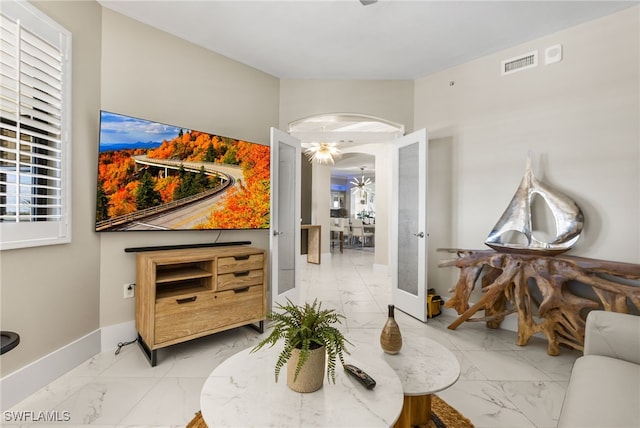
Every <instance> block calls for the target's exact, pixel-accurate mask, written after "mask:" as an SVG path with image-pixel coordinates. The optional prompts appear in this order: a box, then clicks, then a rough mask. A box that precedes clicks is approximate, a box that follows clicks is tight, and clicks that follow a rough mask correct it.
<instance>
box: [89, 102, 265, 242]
mask: <svg viewBox="0 0 640 428" xmlns="http://www.w3.org/2000/svg"><path fill="white" fill-rule="evenodd" d="M97 181H98V183H97V187H98V189H97V201H96V222H95V224H96V231H126V230H211V229H214V230H225V229H268V228H269V220H270V211H269V208H270V207H269V191H270V176H269V146H265V145H262V144H257V143H252V142H248V141H242V140H237V139H234V138H229V137H222V136H219V135H214V134H209V133H206V132H201V131H195V130H192V129H187V128H181V127H178V126H172V125H166V124H163V123H157V122H153V121H150V120H144V119H138V118H135V117H130V116H125V115H121V114H116V113H110V112H107V111H101V112H100V149H99V156H98V180H97Z"/></svg>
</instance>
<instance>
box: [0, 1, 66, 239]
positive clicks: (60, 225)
mask: <svg viewBox="0 0 640 428" xmlns="http://www.w3.org/2000/svg"><path fill="white" fill-rule="evenodd" d="M70 95H71V34H70V33H69V32H68V31H67V30H65V29H64V28H62V27H61V26H60V25H58V24H57V23H56V22H54V21H53V20H51V19H50V18H49V17H47V16H46V15H44V14H43V13H42V12H40V11H39V10H38V9H37V8H35V7H34V6H32V5H30V4H29V3H27V2H23V1H15V0H2V1H1V4H0V250H5V249H12V248H22V247H31V246H39V245H51V244H59V243H65V242H70V240H71V229H70V220H71V219H70V214H71V205H70V201H71V199H70V196H71V194H70V190H71V177H70V171H71V168H70V166H71V159H70V153H71V151H70V148H71V141H70V134H71V126H70V119H71V114H70V113H71V105H70V101H71V96H70Z"/></svg>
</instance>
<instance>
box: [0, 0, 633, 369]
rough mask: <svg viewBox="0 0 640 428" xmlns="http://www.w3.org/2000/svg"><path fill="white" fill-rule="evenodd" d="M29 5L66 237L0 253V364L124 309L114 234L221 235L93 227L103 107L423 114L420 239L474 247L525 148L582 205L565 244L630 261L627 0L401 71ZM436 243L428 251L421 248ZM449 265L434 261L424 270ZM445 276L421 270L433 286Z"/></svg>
mask: <svg viewBox="0 0 640 428" xmlns="http://www.w3.org/2000/svg"><path fill="white" fill-rule="evenodd" d="M36 4H37V6H38V7H40V8H41V9H42V10H43V11H45V12H46V13H47V14H48V15H50V16H51V17H52V18H54V19H55V20H57V21H58V22H60V23H61V24H62V25H64V26H65V27H67V28H68V29H69V30H71V31H72V33H73V58H74V68H73V103H74V104H73V242H72V243H71V244H67V245H57V246H51V247H42V248H37V249H23V250H10V251H4V252H2V253H0V257H1V259H0V268H1V269H0V271H1V273H0V281H1V282H0V285H1V287H2V290H1V296H2V301H1V310H2V314H1V318H0V322H1V323H2V328H3V329H6V330H15V331H18V332H19V333H21V335H22V343H21V344H20V346H19V347H18V348H16V349H14V350H13V351H11V352H9V353H7V354H5V355H3V356H2V357H0V358H1V359H0V363H1V364H0V365H1V370H2V371H1V372H0V373H1V374H2V375H4V374H7V373H11V372H12V371H14V370H16V369H17V368H20V367H23V366H25V365H27V364H28V363H29V362H31V361H34V360H35V359H37V358H40V357H42V356H44V355H46V354H47V353H49V352H51V351H54V350H56V349H58V348H60V347H62V346H64V345H66V344H68V343H71V342H72V341H74V340H76V339H77V338H79V337H82V336H83V335H85V334H87V333H89V332H91V331H94V330H95V329H97V328H99V327H108V326H110V325H113V324H118V323H122V322H127V321H132V320H133V319H134V311H133V300H124V299H123V298H122V284H123V283H125V282H131V281H132V280H133V279H134V276H135V269H134V256H133V255H131V254H125V253H124V252H123V249H124V248H125V247H129V246H141V245H162V244H178V243H192V242H193V243H195V242H206V241H212V240H215V239H216V238H217V233H201V232H184V233H179V232H176V233H168V234H166V233H153V232H149V233H131V234H118V233H112V234H101V235H98V234H96V233H94V232H93V221H94V209H95V175H96V171H95V168H96V166H95V162H96V159H97V137H98V111H99V109H100V108H102V109H105V110H111V111H114V112H118V113H124V114H129V115H132V116H139V117H144V118H148V119H152V120H157V121H160V122H168V123H171V124H176V125H179V126H185V127H192V128H195V129H201V130H203V131H208V132H214V133H218V134H221V135H227V136H233V137H236V138H243V139H248V140H252V141H256V142H262V143H267V142H268V135H269V127H270V126H278V127H280V128H281V129H286V126H287V124H288V123H289V122H291V121H293V120H296V119H300V118H302V117H307V116H311V115H315V114H322V113H331V112H356V113H365V114H370V115H374V116H378V117H382V118H385V119H388V120H392V121H394V122H397V123H402V124H404V125H405V128H406V130H407V132H409V131H411V130H413V129H419V128H423V127H426V128H427V129H428V130H429V135H430V145H431V149H430V152H429V155H430V158H431V159H430V160H431V162H430V163H431V165H433V167H432V168H431V170H430V187H429V188H430V189H431V192H430V193H431V194H430V196H429V200H430V201H431V203H432V207H431V212H433V211H434V210H435V211H436V212H437V213H438V215H437V216H432V219H433V220H434V221H433V222H432V223H431V226H432V227H434V225H436V226H437V231H438V233H435V232H436V231H435V230H431V231H430V236H431V240H432V245H431V247H432V248H437V247H451V246H457V247H462V248H482V246H483V245H482V242H484V239H485V238H486V236H487V234H488V232H489V230H490V229H491V227H492V226H493V225H494V223H495V222H496V220H497V219H498V217H499V216H500V214H501V213H502V211H503V210H504V208H505V207H506V205H507V203H508V202H509V200H510V198H511V196H512V195H513V192H514V191H515V188H516V187H517V185H518V183H519V180H520V178H521V176H522V172H523V167H524V159H525V155H526V152H527V150H529V149H532V150H534V152H535V154H536V162H535V163H534V165H535V169H536V173H537V175H538V177H539V178H541V179H542V180H544V181H545V182H547V183H549V184H550V185H552V186H556V187H557V188H559V189H560V190H563V191H565V192H566V193H567V194H569V195H570V196H572V197H574V198H575V199H576V200H577V201H578V203H579V204H580V205H581V206H582V207H583V209H584V211H585V216H586V227H585V232H584V236H583V239H582V240H581V241H580V242H579V244H578V246H577V247H576V249H575V250H574V252H573V253H574V254H579V255H584V256H589V257H597V258H604V259H610V260H620V261H630V262H636V263H638V262H640V230H639V228H640V222H639V219H640V135H639V130H638V126H639V125H638V124H639V113H640V108H639V105H638V104H639V96H640V84H639V77H638V68H639V63H640V58H639V55H640V46H639V43H640V41H639V39H638V34H640V25H639V20H640V11H639V10H640V8H638V7H636V8H633V9H630V10H627V11H623V12H620V13H618V14H615V15H612V16H610V17H607V18H603V19H600V20H597V21H593V22H591V23H587V24H584V25H581V26H579V27H576V28H573V29H570V30H567V31H563V32H560V33H558V34H555V35H552V36H548V37H544V38H542V39H538V40H535V41H533V42H531V43H527V44H524V45H520V46H518V47H516V48H513V49H509V50H506V51H503V52H501V53H499V54H497V55H491V56H488V57H485V58H482V59H479V60H477V61H474V62H471V63H468V64H465V65H462V66H460V67H456V68H452V69H450V70H447V71H444V72H442V73H438V74H435V75H432V76H428V77H424V78H422V79H418V80H417V81H415V82H412V81H400V82H398V81H321V80H283V81H278V79H276V78H274V77H272V76H269V75H266V74H264V73H261V72H259V71H257V70H254V69H251V68H250V67H246V66H243V65H240V64H238V63H236V62H233V61H231V60H228V59H226V58H224V57H222V56H219V55H216V54H212V53H211V52H208V51H205V50H203V49H200V48H198V47H195V46H193V45H191V44H189V43H186V42H183V41H181V40H179V39H177V38H174V37H171V36H168V35H167V34H165V33H163V32H161V31H158V30H155V29H153V28H150V27H148V26H145V25H143V24H140V23H138V22H135V21H132V20H129V19H127V18H125V17H122V16H120V15H118V14H115V13H113V12H111V11H108V10H104V11H102V14H101V9H100V6H99V5H98V4H97V3H94V2H49V1H46V2H38V3H36ZM101 16H102V19H101ZM101 39H102V44H101ZM556 43H562V44H563V47H564V60H563V61H562V62H561V63H559V64H555V65H549V66H544V65H541V66H539V67H538V68H536V69H533V70H529V71H526V72H522V73H517V74H514V75H511V76H506V77H501V76H500V74H499V64H500V60H502V59H505V58H509V57H512V56H514V55H517V54H520V53H524V52H527V51H530V50H532V49H541V50H542V49H544V48H545V47H547V46H550V45H553V44H556ZM101 51H102V53H101ZM101 61H102V68H101ZM450 81H454V82H455V84H454V85H453V86H450V84H449V82H450ZM376 181H378V176H377V175H376ZM378 185H379V184H378ZM434 236H435V237H434ZM220 240H222V241H230V240H251V241H254V243H255V244H256V245H257V246H260V247H262V248H267V246H268V234H267V233H266V232H235V233H232V232H224V233H223V234H222V236H221V237H220ZM441 257H442V256H441V255H439V254H435V253H430V260H431V261H433V260H436V259H437V258H441ZM447 272H450V273H449V274H447ZM454 273H455V272H453V270H444V269H441V270H438V269H436V268H430V275H432V274H433V275H444V276H445V277H450V276H452V274H454ZM430 281H431V278H430ZM450 285H451V283H450V282H448V280H445V281H443V282H440V283H437V284H431V283H430V286H436V287H437V288H438V290H439V292H440V293H442V294H445V293H446V289H447V288H448V287H449V286H450ZM445 295H446V294H445ZM122 339H123V340H124V339H129V338H122Z"/></svg>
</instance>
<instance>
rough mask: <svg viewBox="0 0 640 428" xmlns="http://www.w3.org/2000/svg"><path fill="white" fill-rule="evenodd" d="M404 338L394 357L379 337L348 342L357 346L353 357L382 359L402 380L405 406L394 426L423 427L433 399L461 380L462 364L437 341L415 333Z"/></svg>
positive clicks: (362, 336) (407, 332)
mask: <svg viewBox="0 0 640 428" xmlns="http://www.w3.org/2000/svg"><path fill="white" fill-rule="evenodd" d="M401 332H402V330H401ZM402 334H403V340H402V348H401V349H400V352H399V353H397V354H395V355H389V354H385V353H384V351H382V348H381V347H380V336H379V335H377V334H371V333H364V334H358V333H353V334H351V333H350V336H349V340H350V341H351V342H352V343H354V345H355V349H356V351H355V352H354V353H353V354H354V357H356V358H361V356H362V355H368V356H369V357H368V358H369V359H371V357H377V358H380V359H382V360H384V361H386V362H387V363H388V364H389V365H390V366H391V367H392V368H393V369H394V370H395V372H396V374H397V375H398V377H399V378H400V381H401V382H402V388H403V391H404V405H403V408H402V414H401V415H400V418H399V419H398V421H397V422H396V424H395V426H396V427H410V426H416V425H424V424H427V423H428V421H429V419H430V417H431V395H432V394H435V393H436V392H438V391H442V390H444V389H447V388H449V387H450V386H451V385H453V384H454V383H456V381H457V380H458V378H459V377H460V363H459V362H458V359H457V358H456V356H455V355H453V353H452V352H451V351H449V350H448V349H447V348H445V347H444V346H442V345H441V344H439V343H438V342H436V341H435V340H432V339H429V338H428V337H424V336H421V335H420V333H413V332H412V331H411V330H410V329H406V330H405V331H404V332H402ZM367 361H368V360H367Z"/></svg>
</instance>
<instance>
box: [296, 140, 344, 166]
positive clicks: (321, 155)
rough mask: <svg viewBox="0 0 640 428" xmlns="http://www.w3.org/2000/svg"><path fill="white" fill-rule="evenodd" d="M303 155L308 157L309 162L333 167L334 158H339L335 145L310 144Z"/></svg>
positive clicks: (338, 150)
mask: <svg viewBox="0 0 640 428" xmlns="http://www.w3.org/2000/svg"><path fill="white" fill-rule="evenodd" d="M304 153H305V154H306V155H307V156H308V157H309V162H312V163H313V162H315V163H318V164H321V165H333V164H334V161H335V158H337V157H339V156H340V149H338V147H337V144H336V143H310V145H309V147H307V149H306V150H305V151H304Z"/></svg>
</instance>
